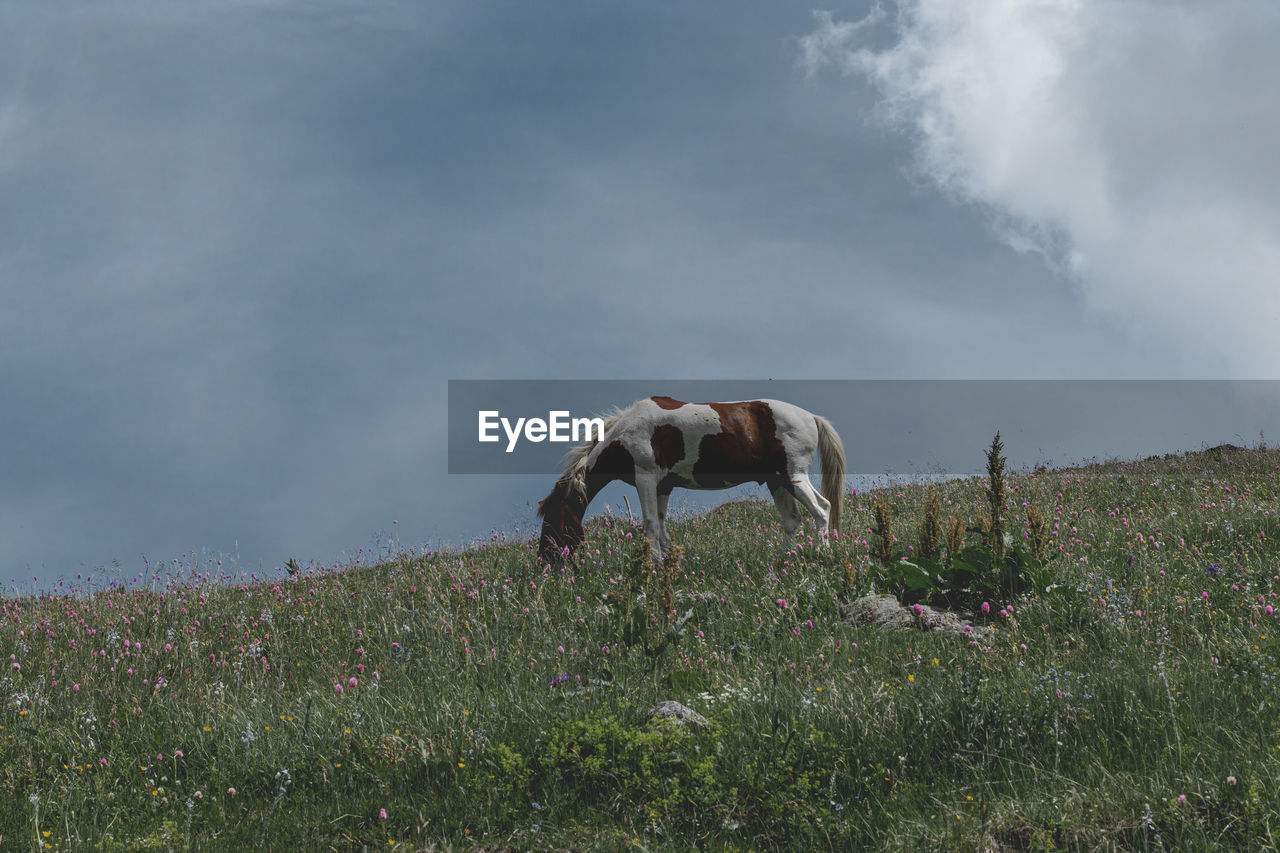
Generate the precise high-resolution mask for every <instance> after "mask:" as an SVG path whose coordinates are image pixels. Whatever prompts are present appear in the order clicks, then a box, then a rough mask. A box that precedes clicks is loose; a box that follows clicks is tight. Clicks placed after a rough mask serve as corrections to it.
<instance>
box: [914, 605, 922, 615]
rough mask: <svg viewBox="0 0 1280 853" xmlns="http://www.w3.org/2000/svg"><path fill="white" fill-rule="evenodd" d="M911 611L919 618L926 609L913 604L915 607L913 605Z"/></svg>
mask: <svg viewBox="0 0 1280 853" xmlns="http://www.w3.org/2000/svg"><path fill="white" fill-rule="evenodd" d="M911 610H912V612H913V613H915V614H916V615H917V616H919V615H920V614H921V613H923V612H924V608H923V607H921V606H920V605H919V604H913V605H911Z"/></svg>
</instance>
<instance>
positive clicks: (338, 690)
mask: <svg viewBox="0 0 1280 853" xmlns="http://www.w3.org/2000/svg"><path fill="white" fill-rule="evenodd" d="M333 692H334V693H337V694H338V695H339V696H341V695H342V685H341V684H335V685H333Z"/></svg>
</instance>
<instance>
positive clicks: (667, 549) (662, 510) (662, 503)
mask: <svg viewBox="0 0 1280 853" xmlns="http://www.w3.org/2000/svg"><path fill="white" fill-rule="evenodd" d="M670 497H671V493H670V492H666V493H662V492H659V493H658V530H659V531H660V533H659V535H660V536H661V537H662V541H661V542H659V543H658V544H659V545H661V546H662V553H664V554H669V553H671V534H670V533H668V532H667V500H668V499H670Z"/></svg>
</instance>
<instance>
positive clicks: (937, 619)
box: [840, 595, 991, 637]
mask: <svg viewBox="0 0 1280 853" xmlns="http://www.w3.org/2000/svg"><path fill="white" fill-rule="evenodd" d="M840 616H841V618H843V619H844V621H846V622H848V623H849V624H850V625H852V626H854V627H858V626H860V625H869V626H871V627H873V628H880V629H882V630H886V631H896V630H905V629H907V628H919V629H920V630H923V631H941V632H943V633H944V634H955V635H956V636H960V637H965V636H970V637H977V636H982V635H984V634H986V633H988V632H989V631H990V630H991V629H990V628H987V627H983V626H973V627H972V628H971V629H970V630H966V627H967V626H971V625H972V624H973V623H972V621H971V620H972V616H970V615H969V614H968V613H963V612H961V611H957V610H945V609H942V608H934V607H929V606H927V605H921V606H920V613H919V615H917V614H916V612H915V611H914V610H913V609H912V608H910V607H903V606H902V605H901V604H899V603H898V599H896V598H894V597H893V596H892V595H864V596H863V597H862V598H859V599H856V600H854V601H850V602H848V603H846V604H842V605H840Z"/></svg>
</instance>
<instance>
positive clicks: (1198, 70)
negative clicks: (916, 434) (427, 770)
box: [0, 0, 1280, 584]
mask: <svg viewBox="0 0 1280 853" xmlns="http://www.w3.org/2000/svg"><path fill="white" fill-rule="evenodd" d="M1278 39H1280V6H1277V5H1276V4H1274V3H1272V2H1269V0H1256V2H1233V1H1232V0H1222V2H1216V3H1212V4H1202V3H1178V2H1169V0H1160V2H1154V0H1153V2H1139V1H1138V0H1134V2H1125V3H1116V2H1114V0H1030V1H1029V2H1009V0H974V2H969V3H955V2H951V0H904V2H900V3H893V2H886V3H883V4H880V5H878V6H875V7H874V8H873V7H872V6H871V5H870V4H867V3H846V4H840V5H832V6H829V7H825V8H824V7H819V8H815V7H814V6H813V5H812V4H808V3H806V4H797V3H782V2H774V0H770V2H757V3H747V2H733V3H728V2H709V3H696V4H683V3H679V4H678V3H654V2H644V3H638V2H635V3H621V2H600V0H590V2H587V0H584V2H569V0H556V2H527V3H524V2H522V3H487V2H476V1H475V0H459V2H443V1H442V0H441V1H439V2H431V3H420V2H369V0H359V2H316V0H308V2H305V3H304V2H294V1H293V0H279V1H278V2H277V1H276V0H245V2H235V3H228V2H223V0H219V2H208V3H205V2H173V0H156V1H155V2H141V1H140V0H115V2H112V3H107V4H97V3H94V4H90V3H71V2H41V3H34V2H28V0H12V2H10V0H0V578H3V579H9V578H14V579H17V580H19V581H21V582H23V583H28V584H30V583H31V579H32V578H39V579H40V582H41V583H50V582H53V581H55V580H57V579H58V578H74V577H75V575H76V574H77V573H96V574H97V575H98V576H99V577H101V576H103V572H104V567H106V569H107V571H108V573H109V572H110V571H116V572H118V573H119V574H121V575H123V576H125V577H129V576H132V575H133V574H136V572H138V571H139V570H141V569H142V567H143V558H144V556H145V557H146V559H147V560H149V561H150V562H151V563H152V564H155V563H157V562H164V561H171V560H179V561H182V560H183V555H191V554H203V555H210V556H212V555H226V556H227V557H228V558H229V560H230V561H231V562H235V563H236V565H237V566H238V567H239V568H241V569H243V570H245V571H259V572H261V571H263V570H266V571H270V570H272V569H273V568H274V567H276V566H279V565H280V564H281V563H282V562H283V561H285V560H286V559H288V558H289V557H291V556H292V557H296V558H298V559H299V560H301V561H303V562H312V561H314V562H316V563H322V564H324V565H333V564H335V563H339V562H341V561H342V560H343V559H347V558H349V557H351V556H353V555H356V554H358V553H359V549H361V548H369V547H371V546H376V544H377V543H378V542H380V541H383V540H385V539H387V538H388V537H390V536H395V537H397V538H398V539H399V540H400V542H401V543H402V544H404V545H408V546H420V545H423V544H439V543H446V542H455V543H456V542H465V541H468V540H470V539H471V538H473V537H477V536H487V535H488V532H489V530H490V528H492V527H497V528H500V529H507V530H510V529H512V528H514V527H516V526H519V527H521V528H522V530H524V531H526V532H527V530H528V529H529V528H530V527H531V526H532V523H533V518H532V506H533V505H534V504H535V503H536V501H537V500H538V499H539V498H540V497H542V496H543V495H544V494H545V493H546V491H547V490H548V488H549V486H550V483H549V482H546V478H541V479H538V478H524V477H496V476H488V477H485V476H450V475H448V473H447V470H448V465H447V455H446V449H447V448H446V412H445V410H446V399H447V381H448V380H450V379H483V378H501V379H576V378H583V379H586V378H590V379H655V380H656V379H672V380H676V379H682V380H715V379H765V378H771V377H772V378H786V379H813V378H820V379H901V378H945V379H957V378H971V379H977V378H980V379H993V378H1020V379H1063V378H1110V377H1117V378H1197V379H1198V378H1219V379H1239V378H1276V375H1277V370H1276V369H1275V367H1274V365H1276V364H1277V363H1278V362H1277V356H1280V336H1277V335H1276V332H1275V330H1276V328H1277V320H1278V319H1280V316H1278V315H1280V288H1277V286H1276V285H1277V282H1280V201H1277V200H1278V199H1280V159H1277V158H1276V157H1275V155H1274V147H1275V140H1276V139H1277V138H1280V110H1277V109H1276V107H1275V96H1274V93H1275V92H1276V91H1277V90H1280V52H1277V51H1276V50H1275V47H1274V46H1275V44H1276V43H1277V40H1278ZM654 393H664V391H663V389H662V388H657V387H655V389H654ZM617 402H618V403H619V404H625V403H626V402H629V401H628V400H618V401H617ZM837 427H841V424H837ZM1215 429H1216V427H1215ZM1241 429H1242V430H1245V429H1248V430H1252V429H1253V424H1252V423H1250V424H1247V425H1245V426H1242V427H1241ZM1245 437H1246V438H1252V437H1253V436H1252V434H1251V433H1245ZM1227 438H1228V437H1222V436H1218V435H1209V434H1206V435H1205V436H1204V437H1203V439H1201V440H1202V441H1206V442H1209V443H1216V442H1217V440H1219V439H1221V440H1226V439H1227ZM848 441H850V439H849V438H846V442H848ZM1196 446H1199V444H1198V443H1196ZM1008 449H1009V451H1010V453H1011V455H1013V456H1014V458H1015V459H1016V458H1017V454H1019V453H1022V454H1034V453H1042V454H1048V455H1050V456H1052V455H1054V454H1055V453H1057V452H1060V451H1055V450H1054V449H1053V448H1048V449H1046V448H1043V447H1041V448H1039V449H1038V450H1037V449H1034V448H1029V447H1028V448H1018V447H1012V446H1011V447H1009V448H1008ZM1157 449H1158V450H1160V451H1164V450H1165V449H1166V448H1155V449H1153V452H1154V451H1155V450H1157ZM1186 449H1194V447H1189V448H1186ZM1021 461H1023V462H1029V461H1035V460H1029V459H1022V460H1021ZM1062 461H1069V460H1062ZM889 464H893V463H890V462H886V465H889ZM868 473H877V472H868ZM237 555H238V556H237ZM186 559H187V560H188V561H189V560H190V557H187V558H186ZM116 567H118V568H116Z"/></svg>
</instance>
